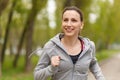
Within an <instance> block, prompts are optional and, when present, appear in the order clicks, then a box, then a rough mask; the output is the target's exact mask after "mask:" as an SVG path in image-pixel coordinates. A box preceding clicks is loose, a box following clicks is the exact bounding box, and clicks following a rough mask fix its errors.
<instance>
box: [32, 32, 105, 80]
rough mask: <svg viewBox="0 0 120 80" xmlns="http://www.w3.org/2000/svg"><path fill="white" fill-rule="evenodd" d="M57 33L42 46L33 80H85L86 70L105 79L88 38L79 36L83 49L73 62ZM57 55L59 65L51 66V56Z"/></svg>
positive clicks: (99, 78) (100, 78)
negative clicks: (49, 79) (42, 49)
mask: <svg viewBox="0 0 120 80" xmlns="http://www.w3.org/2000/svg"><path fill="white" fill-rule="evenodd" d="M62 36H63V34H61V33H60V34H57V35H56V36H55V37H53V38H52V39H50V40H49V41H48V42H47V43H46V44H45V46H44V51H43V53H42V55H41V57H40V60H39V61H38V64H37V66H36V67H35V70H34V80H47V79H48V77H51V80H87V76H88V71H89V69H90V71H91V72H92V73H93V75H94V76H95V78H96V80H105V79H104V76H103V74H102V72H101V69H100V67H99V65H98V63H97V60H96V57H95V45H94V43H93V42H92V41H90V40H89V39H88V38H83V37H79V39H81V40H82V41H83V42H84V49H83V51H82V53H81V54H80V56H79V58H78V60H77V62H76V63H75V64H73V62H72V60H71V58H70V56H69V55H68V53H67V52H66V50H65V48H64V47H63V45H62V43H61V41H60V37H62ZM56 55H59V56H60V57H61V60H60V65H59V66H57V67H53V66H52V65H51V62H50V60H51V57H52V56H56Z"/></svg>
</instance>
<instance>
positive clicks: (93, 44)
mask: <svg viewBox="0 0 120 80" xmlns="http://www.w3.org/2000/svg"><path fill="white" fill-rule="evenodd" d="M80 38H81V39H82V40H83V41H84V43H85V44H87V45H90V47H91V48H92V49H95V43H94V41H92V40H90V39H89V38H87V37H80Z"/></svg>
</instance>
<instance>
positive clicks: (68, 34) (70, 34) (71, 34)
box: [65, 33, 74, 37]
mask: <svg viewBox="0 0 120 80" xmlns="http://www.w3.org/2000/svg"><path fill="white" fill-rule="evenodd" d="M65 35H66V36H69V37H71V36H74V34H73V33H65Z"/></svg>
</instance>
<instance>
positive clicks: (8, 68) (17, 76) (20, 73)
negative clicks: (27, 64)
mask: <svg viewBox="0 0 120 80" xmlns="http://www.w3.org/2000/svg"><path fill="white" fill-rule="evenodd" d="M118 52H120V51H119V50H103V51H100V52H97V55H96V56H97V59H98V60H99V61H101V60H103V59H106V58H109V57H110V56H111V55H113V54H114V53H118ZM13 59H14V58H13V56H6V57H5V62H4V64H3V68H2V77H1V78H0V80H34V78H33V70H34V67H35V65H36V64H37V61H38V59H39V57H38V56H35V55H33V56H32V67H33V68H32V69H31V71H29V72H28V73H25V72H24V56H21V57H20V59H19V62H18V67H17V68H13V67H12V62H13Z"/></svg>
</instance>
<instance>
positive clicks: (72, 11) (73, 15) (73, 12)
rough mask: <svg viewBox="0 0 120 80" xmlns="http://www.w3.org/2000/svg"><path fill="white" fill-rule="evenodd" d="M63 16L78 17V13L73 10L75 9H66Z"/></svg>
mask: <svg viewBox="0 0 120 80" xmlns="http://www.w3.org/2000/svg"><path fill="white" fill-rule="evenodd" d="M64 17H75V18H80V14H79V13H78V12H77V11H75V10H67V11H65V12H64V13H63V18H64Z"/></svg>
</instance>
